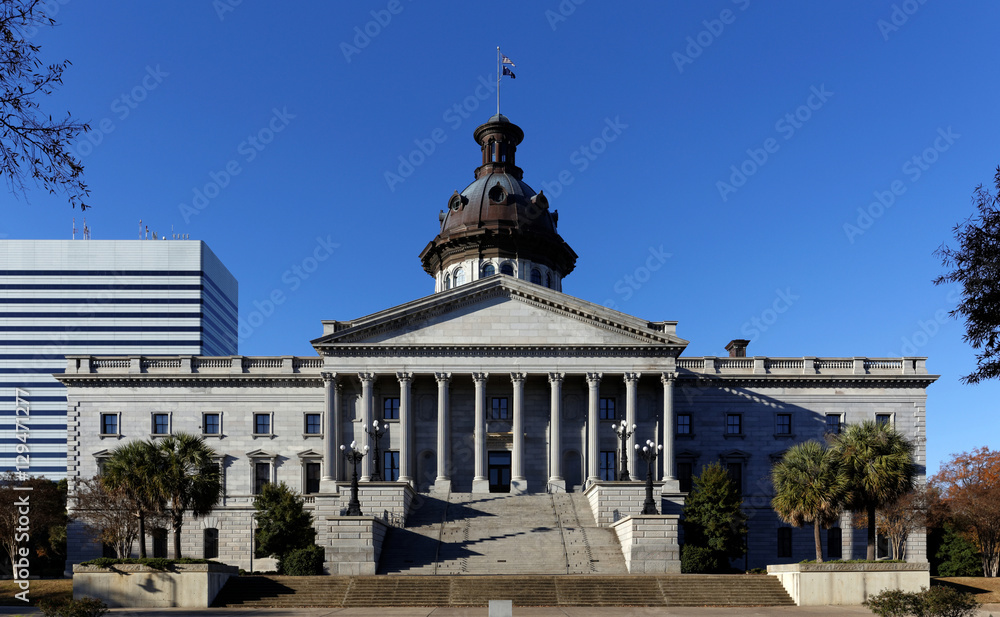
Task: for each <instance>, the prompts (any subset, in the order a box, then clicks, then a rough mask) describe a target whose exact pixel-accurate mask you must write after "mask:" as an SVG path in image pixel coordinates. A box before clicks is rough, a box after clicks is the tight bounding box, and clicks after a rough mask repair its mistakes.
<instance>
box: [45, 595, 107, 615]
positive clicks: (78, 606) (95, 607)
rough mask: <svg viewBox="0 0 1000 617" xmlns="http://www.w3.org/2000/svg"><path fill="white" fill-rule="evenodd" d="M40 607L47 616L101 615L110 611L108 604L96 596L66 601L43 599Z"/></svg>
mask: <svg viewBox="0 0 1000 617" xmlns="http://www.w3.org/2000/svg"><path fill="white" fill-rule="evenodd" d="M38 609H39V610H40V611H42V614H43V615H45V617H101V615H104V614H105V613H107V612H108V605H107V604H105V603H104V602H101V601H100V600H98V599H96V598H81V599H79V600H67V601H65V602H53V601H49V600H41V601H39V602H38Z"/></svg>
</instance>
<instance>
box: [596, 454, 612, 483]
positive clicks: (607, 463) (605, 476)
mask: <svg viewBox="0 0 1000 617" xmlns="http://www.w3.org/2000/svg"><path fill="white" fill-rule="evenodd" d="M600 463H601V464H600V470H599V472H598V475H599V476H600V478H601V480H608V481H613V480H614V479H615V451H614V450H602V451H601V460H600Z"/></svg>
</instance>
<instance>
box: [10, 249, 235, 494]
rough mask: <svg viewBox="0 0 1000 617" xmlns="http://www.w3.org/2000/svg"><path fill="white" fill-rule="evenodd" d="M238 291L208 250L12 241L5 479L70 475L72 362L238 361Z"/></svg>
mask: <svg viewBox="0 0 1000 617" xmlns="http://www.w3.org/2000/svg"><path fill="white" fill-rule="evenodd" d="M237 291H238V288H237V282H236V279H235V278H234V277H233V275H232V274H231V273H230V272H229V270H228V269H226V267H225V266H224V265H223V264H222V262H221V261H220V260H219V258H218V257H216V256H215V254H214V253H213V252H212V251H211V250H210V249H209V248H208V246H207V245H206V244H205V243H203V242H200V241H193V240H160V241H154V240H0V473H2V472H7V471H20V472H25V473H28V474H30V475H35V476H38V475H43V476H45V477H48V478H52V479H58V478H62V477H64V476H65V475H66V471H67V456H66V435H67V408H66V389H65V387H64V386H63V385H62V384H61V383H59V382H58V381H56V379H55V378H53V377H52V373H56V372H59V373H61V372H62V371H64V370H65V367H66V360H65V356H66V355H73V354H80V353H88V354H89V353H94V354H97V353H100V354H121V355H164V354H169V355H177V354H193V355H212V356H220V355H221V356H228V355H235V354H236V353H237V327H238V326H237V317H238V305H237V295H238V294H237ZM19 457H21V458H19Z"/></svg>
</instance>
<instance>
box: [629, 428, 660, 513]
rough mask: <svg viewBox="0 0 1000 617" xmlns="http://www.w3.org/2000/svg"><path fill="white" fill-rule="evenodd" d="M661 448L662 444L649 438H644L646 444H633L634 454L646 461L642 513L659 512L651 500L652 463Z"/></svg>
mask: <svg viewBox="0 0 1000 617" xmlns="http://www.w3.org/2000/svg"><path fill="white" fill-rule="evenodd" d="M661 450H663V446H661V445H658V444H655V443H653V442H652V441H650V440H648V439H647V440H646V445H644V446H642V449H640V448H639V444H635V451H636V454H638V455H639V456H641V457H642V460H644V461H646V501H645V503H643V504H642V513H643V514H659V513H660V512H659V510H657V509H656V502H655V501H653V463H654V462H655V461H656V457H657V456H658V455H659V454H660V451H661Z"/></svg>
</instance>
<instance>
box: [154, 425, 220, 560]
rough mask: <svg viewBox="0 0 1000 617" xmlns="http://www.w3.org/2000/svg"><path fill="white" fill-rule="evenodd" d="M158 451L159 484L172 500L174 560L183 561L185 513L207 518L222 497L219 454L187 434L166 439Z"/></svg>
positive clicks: (201, 440)
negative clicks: (182, 539) (217, 460)
mask: <svg viewBox="0 0 1000 617" xmlns="http://www.w3.org/2000/svg"><path fill="white" fill-rule="evenodd" d="M156 449H157V451H158V454H159V456H160V458H161V460H160V464H159V471H158V473H159V484H160V485H161V487H162V490H163V494H164V495H166V496H167V497H168V498H169V499H170V506H169V511H170V519H171V522H172V527H173V532H174V559H180V558H181V530H182V529H183V527H184V513H185V512H190V513H191V514H192V515H193V516H194V517H195V518H198V517H199V516H204V515H206V514H208V513H209V512H211V511H212V508H214V507H215V505H216V504H218V503H219V498H220V497H221V496H222V483H221V481H220V477H219V467H218V465H217V464H216V461H215V457H216V453H215V450H213V449H212V448H210V447H208V446H207V445H205V441H204V440H203V439H202V438H201V437H197V436H195V435H189V434H187V433H178V434H176V435H170V436H168V437H164V438H163V439H162V440H160V441H159V442H157V444H156Z"/></svg>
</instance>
